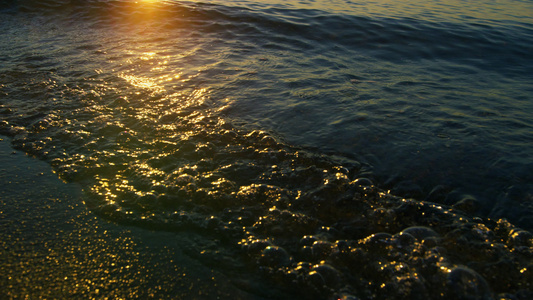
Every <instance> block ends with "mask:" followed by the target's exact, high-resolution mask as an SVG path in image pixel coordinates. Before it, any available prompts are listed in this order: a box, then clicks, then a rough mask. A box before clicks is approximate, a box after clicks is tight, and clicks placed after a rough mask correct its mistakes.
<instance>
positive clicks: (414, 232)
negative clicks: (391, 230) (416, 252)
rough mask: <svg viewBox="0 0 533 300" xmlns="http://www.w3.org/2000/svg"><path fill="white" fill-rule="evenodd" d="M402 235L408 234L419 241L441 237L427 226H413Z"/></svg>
mask: <svg viewBox="0 0 533 300" xmlns="http://www.w3.org/2000/svg"><path fill="white" fill-rule="evenodd" d="M401 233H408V234H410V235H411V236H413V237H414V238H416V239H417V240H419V241H423V240H425V239H428V238H431V237H434V238H438V237H440V236H439V234H438V233H436V232H435V231H434V230H433V229H431V228H429V227H425V226H413V227H408V228H406V229H404V230H402V232H401Z"/></svg>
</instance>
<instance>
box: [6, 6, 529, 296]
mask: <svg viewBox="0 0 533 300" xmlns="http://www.w3.org/2000/svg"><path fill="white" fill-rule="evenodd" d="M335 3H336V5H333V6H327V7H324V6H321V5H322V3H321V2H318V3H317V4H316V5H315V6H311V7H308V6H305V5H302V6H300V5H296V4H294V5H292V4H286V3H275V2H274V1H271V2H265V3H262V2H245V1H243V2H230V3H229V4H228V3H212V4H206V3H200V2H178V1H163V2H157V1H138V2H134V1H88V2H77V1H43V2H39V3H34V2H32V1H13V2H12V4H11V5H7V6H6V7H5V8H3V10H2V19H1V26H2V28H5V29H6V30H4V31H3V33H2V39H3V40H5V41H8V40H9V41H11V42H10V43H4V44H2V46H1V49H0V51H1V53H2V58H1V60H2V67H1V71H2V72H1V74H0V76H1V77H0V80H1V81H0V84H1V86H0V88H1V90H0V92H1V93H2V98H1V99H2V100H1V101H2V102H1V103H0V104H1V105H2V117H3V119H2V121H1V122H2V123H1V124H0V131H1V133H2V134H4V135H8V136H10V137H12V139H13V140H12V143H13V145H14V146H15V147H16V148H17V149H20V150H23V151H25V152H26V153H28V154H30V155H32V156H35V157H38V158H40V159H43V160H45V161H47V162H49V163H50V164H51V165H52V166H53V167H54V170H55V171H56V172H57V174H58V175H59V177H60V178H62V179H64V180H67V181H70V182H75V183H77V184H79V185H81V186H82V187H83V189H84V192H85V196H84V203H85V204H86V205H87V207H88V208H89V209H90V210H91V211H92V212H94V213H96V214H98V215H99V216H101V217H104V218H105V219H107V220H111V221H113V222H116V223H118V224H121V225H134V226H137V227H141V228H146V229H149V230H154V231H169V232H174V233H183V232H187V233H194V234H198V236H201V237H202V240H203V241H204V242H202V243H197V244H194V243H193V245H192V246H189V247H187V246H183V247H184V248H186V249H185V250H184V251H185V252H186V253H187V254H188V255H190V256H191V257H194V258H196V259H198V260H199V261H201V262H203V263H205V264H206V265H208V266H210V267H212V268H214V269H217V270H221V271H224V272H229V273H231V277H232V278H233V280H234V281H236V282H243V279H245V278H247V277H251V276H263V278H264V279H265V282H270V284H272V285H273V286H275V287H276V288H274V289H272V293H271V294H269V293H268V292H264V291H263V292H261V291H260V290H261V288H254V287H251V286H249V285H247V286H248V287H247V288H246V289H249V290H250V291H252V293H254V294H256V295H259V296H262V297H266V298H279V297H282V298H283V297H287V296H289V295H291V296H305V297H308V298H317V299H323V298H330V297H338V298H346V299H348V298H351V297H357V298H362V299H368V298H384V299H385V298H413V297H415V296H417V297H421V298H441V297H442V298H450V297H451V298H461V297H473V298H476V297H477V298H490V297H500V298H502V297H504V296H505V295H507V294H512V295H514V296H516V297H524V295H525V296H526V297H527V295H531V287H530V282H532V281H531V267H532V266H531V264H530V259H531V255H532V246H533V245H532V240H531V233H529V232H528V231H526V230H523V229H519V227H523V228H525V229H529V228H531V220H532V219H531V211H532V203H533V201H531V184H530V179H531V175H530V174H531V172H529V171H530V170H531V166H532V158H531V155H530V154H529V153H530V145H529V142H528V141H530V140H531V139H530V138H531V134H532V131H531V125H532V124H531V121H530V120H531V118H530V117H531V115H530V114H531V113H530V112H531V111H532V110H531V109H529V108H531V105H532V104H531V101H530V97H529V95H530V92H531V89H532V86H531V82H530V78H529V77H528V75H529V74H531V73H530V71H531V67H532V63H531V60H530V59H529V55H528V54H529V53H530V50H531V46H530V45H531V43H529V42H530V41H531V22H530V20H529V19H528V14H525V13H517V12H523V11H527V10H528V9H530V7H529V6H528V5H527V3H523V2H520V5H521V6H520V7H521V9H518V10H516V11H515V9H514V6H513V8H509V9H508V10H503V11H502V12H500V13H498V12H497V11H498V9H495V7H496V8H501V7H498V5H497V4H494V3H486V4H485V6H484V9H485V10H486V12H487V13H486V14H483V15H482V16H480V15H479V14H478V13H477V11H478V10H472V9H466V8H465V9H464V10H460V11H461V12H462V15H458V14H453V13H452V12H454V11H456V8H457V7H456V6H454V5H457V6H460V5H459V4H458V3H457V2H453V3H451V4H449V5H448V6H446V5H444V6H443V5H441V4H438V3H436V4H435V5H434V6H432V7H431V9H430V11H431V12H432V14H430V15H424V14H423V13H422V12H423V11H424V10H421V9H420V4H419V3H417V2H413V3H411V5H407V6H405V5H398V6H394V7H395V8H396V9H397V10H396V11H392V12H391V11H389V10H387V9H385V8H386V7H387V3H386V2H385V3H383V4H381V5H380V4H377V3H363V4H360V5H359V6H357V5H355V4H351V3H348V2H343V1H338V2H335ZM502 7H503V6H502ZM359 8H360V9H359ZM379 8H381V9H379ZM489 12H490V13H489ZM502 45H506V46H505V47H502ZM388 190H390V192H389V191H388ZM502 217H506V218H509V219H510V221H511V222H509V221H507V220H505V219H500V218H502ZM515 225H519V227H515ZM229 270H231V271H229ZM241 286H242V285H241Z"/></svg>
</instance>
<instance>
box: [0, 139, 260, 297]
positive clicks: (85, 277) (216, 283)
mask: <svg viewBox="0 0 533 300" xmlns="http://www.w3.org/2000/svg"><path fill="white" fill-rule="evenodd" d="M0 165H1V166H2V167H1V168H0V169H1V170H2V172H1V175H0V181H2V182H5V183H7V184H4V188H3V189H2V191H1V192H0V205H1V214H0V222H1V224H2V228H3V230H2V231H1V232H0V241H1V245H2V251H1V252H0V253H1V255H0V274H1V275H0V285H1V286H3V289H2V291H1V292H0V298H6V299H13V298H25V297H30V298H67V297H72V296H75V297H83V298H94V297H110V298H115V299H118V298H127V299H135V298H141V299H146V298H169V297H208V298H210V299H216V298H221V299H224V298H234V299H254V297H255V296H254V295H250V294H248V293H246V292H243V291H241V290H240V289H238V288H237V287H235V286H234V285H233V284H232V283H231V282H230V280H229V279H228V278H227V277H226V276H225V275H224V274H221V273H220V272H218V271H215V270H212V269H210V268H208V267H206V266H204V265H202V264H200V263H199V262H198V261H196V260H193V259H191V258H190V257H188V256H187V255H185V254H184V253H182V249H181V246H180V244H181V243H184V242H186V241H187V238H188V237H187V236H186V235H182V236H180V235H178V234H176V233H168V232H152V231H148V230H144V229H140V228H135V227H126V226H120V225H117V224H113V223H110V222H107V221H105V220H102V219H101V218H99V217H97V216H95V215H94V214H92V213H91V212H90V211H89V210H88V209H87V208H86V207H85V205H84V204H83V203H82V201H81V197H82V194H81V193H82V192H81V189H80V188H79V186H76V185H75V184H68V183H63V182H62V181H61V180H60V179H59V178H57V176H56V175H55V174H54V173H53V172H52V169H51V167H50V166H49V165H48V164H46V163H45V162H43V161H39V160H37V159H34V158H31V157H28V156H27V155H25V154H24V153H23V152H20V151H16V150H14V149H13V148H12V147H11V145H10V141H9V138H6V137H2V136H0ZM30 187H31V188H30Z"/></svg>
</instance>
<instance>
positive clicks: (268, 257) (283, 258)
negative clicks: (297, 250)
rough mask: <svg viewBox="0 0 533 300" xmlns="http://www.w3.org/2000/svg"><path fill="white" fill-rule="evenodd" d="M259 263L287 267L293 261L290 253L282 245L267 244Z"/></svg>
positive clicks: (274, 266)
mask: <svg viewBox="0 0 533 300" xmlns="http://www.w3.org/2000/svg"><path fill="white" fill-rule="evenodd" d="M259 263H260V264H261V265H264V266H268V267H273V268H279V267H285V266H288V265H289V264H290V263H291V257H290V255H289V253H287V251H285V249H283V248H281V247H278V246H267V247H266V248H265V249H264V250H263V251H262V252H261V257H260V258H259Z"/></svg>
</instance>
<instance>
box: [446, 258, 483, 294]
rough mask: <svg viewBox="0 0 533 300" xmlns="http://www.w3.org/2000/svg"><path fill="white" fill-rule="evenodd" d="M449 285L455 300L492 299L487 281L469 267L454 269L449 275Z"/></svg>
mask: <svg viewBox="0 0 533 300" xmlns="http://www.w3.org/2000/svg"><path fill="white" fill-rule="evenodd" d="M447 285H448V287H449V289H450V292H451V294H452V295H450V296H451V298H454V299H492V293H491V290H490V288H489V285H488V283H487V281H485V279H484V278H483V277H481V275H479V274H478V273H477V272H475V271H474V270H471V269H469V268H467V267H461V266H460V267H455V268H453V269H452V270H451V271H450V273H449V274H448V277H447Z"/></svg>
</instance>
